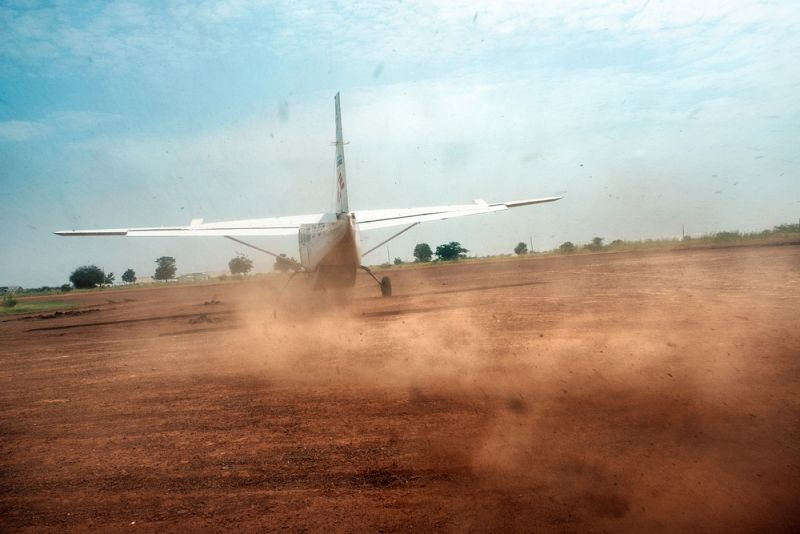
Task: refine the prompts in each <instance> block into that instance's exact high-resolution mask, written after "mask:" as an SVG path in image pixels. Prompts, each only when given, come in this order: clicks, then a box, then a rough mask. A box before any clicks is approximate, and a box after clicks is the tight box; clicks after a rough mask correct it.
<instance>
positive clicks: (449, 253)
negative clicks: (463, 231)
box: [436, 241, 469, 261]
mask: <svg viewBox="0 0 800 534" xmlns="http://www.w3.org/2000/svg"><path fill="white" fill-rule="evenodd" d="M467 252H469V251H468V250H467V249H465V248H464V247H462V246H461V243H459V242H458V241H450V242H449V243H445V244H444V245H439V246H438V247H436V256H437V257H438V258H439V259H440V260H442V261H451V260H457V259H460V258H463V257H465V256H466V253H467Z"/></svg>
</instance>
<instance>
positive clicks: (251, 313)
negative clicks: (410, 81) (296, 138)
mask: <svg viewBox="0 0 800 534" xmlns="http://www.w3.org/2000/svg"><path fill="white" fill-rule="evenodd" d="M799 275H800V247H797V246H783V247H759V248H735V249H722V250H692V251H683V252H657V253H621V254H596V255H588V256H575V257H557V258H547V259H537V260H519V261H508V262H500V263H484V264H475V263H470V264H460V265H453V266H447V267H441V268H436V269H403V270H399V271H395V272H393V273H392V277H393V286H394V289H395V297H392V298H391V299H381V298H380V297H379V296H377V295H379V291H378V288H377V286H375V284H374V283H372V281H371V279H369V278H367V277H366V276H364V277H363V278H360V279H359V282H358V284H357V287H356V289H355V291H354V292H353V293H352V294H350V295H346V294H339V293H327V294H326V293H314V292H311V291H310V290H309V289H308V288H307V287H306V286H305V284H304V283H303V281H302V279H301V277H297V278H296V279H295V280H294V281H293V282H292V284H291V285H290V286H289V289H288V290H287V291H286V292H285V293H284V294H282V295H280V298H279V297H278V294H279V292H280V288H281V286H282V285H283V282H284V280H285V279H284V278H279V277H277V276H276V277H274V278H266V279H257V280H252V281H246V282H240V283H230V282H229V283H225V284H218V285H197V286H174V287H164V288H161V289H143V290H128V291H117V292H98V293H87V294H82V295H78V296H73V295H70V296H69V299H70V300H75V299H78V300H80V304H81V307H80V308H79V310H86V311H87V312H89V311H90V310H92V311H91V312H90V313H83V314H80V313H67V314H49V315H46V314H43V315H41V316H33V317H31V318H27V317H11V318H8V317H7V318H4V319H2V322H0V347H1V348H0V453H1V454H0V525H2V529H3V530H16V529H22V530H31V531H34V530H35V531H47V530H52V531H54V530H63V529H65V528H66V529H73V530H98V529H102V530H110V531H111V530H113V531H118V530H120V529H122V528H127V527H131V526H135V527H136V528H144V529H145V530H151V531H155V530H158V531H163V530H180V531H187V530H200V529H203V530H222V529H233V528H235V529H237V530H243V531H255V530H258V531H262V530H284V529H288V530H292V531H296V530H313V531H318V530H337V531H408V530H421V531H431V530H437V531H449V532H462V531H532V530H557V531H589V530H596V531H600V530H615V531H653V530H656V531H674V532H682V531H687V530H692V531H706V532H730V531H771V532H776V531H791V530H794V529H796V528H797V525H798V520H800V514H798V512H797V511H796V508H797V507H796V503H797V502H798V500H799V499H798V497H800V446H799V445H798V444H800V419H798V414H800V387H798V386H799V385H800V384H798V382H800V360H799V359H798V356H800V319H798V317H800V315H798V310H800V276H799ZM95 310H96V311H95Z"/></svg>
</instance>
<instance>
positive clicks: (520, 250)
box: [514, 241, 528, 256]
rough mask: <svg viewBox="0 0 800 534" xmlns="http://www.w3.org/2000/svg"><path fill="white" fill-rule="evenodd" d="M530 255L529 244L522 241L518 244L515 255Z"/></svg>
mask: <svg viewBox="0 0 800 534" xmlns="http://www.w3.org/2000/svg"><path fill="white" fill-rule="evenodd" d="M527 253H528V244H527V243H524V242H522V241H520V242H519V243H517V246H516V247H514V254H516V255H517V256H522V255H523V254H527Z"/></svg>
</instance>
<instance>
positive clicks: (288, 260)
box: [223, 235, 303, 280]
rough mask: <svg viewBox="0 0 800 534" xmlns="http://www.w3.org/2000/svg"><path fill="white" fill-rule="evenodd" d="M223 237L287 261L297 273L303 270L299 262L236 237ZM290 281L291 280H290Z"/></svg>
mask: <svg viewBox="0 0 800 534" xmlns="http://www.w3.org/2000/svg"><path fill="white" fill-rule="evenodd" d="M223 237H225V239H230V240H231V241H236V242H237V243H240V244H242V245H244V246H246V247H250V248H253V249H256V250H257V251H259V252H263V253H264V254H269V255H270V256H274V257H276V258H280V259H282V260H286V261H287V262H289V263H291V264H292V267H294V270H295V272H297V271H301V270H303V266H302V265H300V264H299V263H298V262H296V261H294V260H293V259H291V258H287V257H286V256H281V255H280V254H275V253H274V252H270V251H269V250H266V249H263V248H261V247H257V246H255V245H252V244H250V243H247V242H246V241H242V240H241V239H236V238H235V237H231V236H229V235H226V236H223ZM290 280H291V278H290Z"/></svg>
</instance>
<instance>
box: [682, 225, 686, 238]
mask: <svg viewBox="0 0 800 534" xmlns="http://www.w3.org/2000/svg"><path fill="white" fill-rule="evenodd" d="M681 239H686V227H685V226H684V225H683V224H682V225H681Z"/></svg>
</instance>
